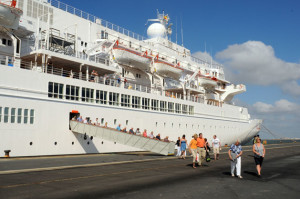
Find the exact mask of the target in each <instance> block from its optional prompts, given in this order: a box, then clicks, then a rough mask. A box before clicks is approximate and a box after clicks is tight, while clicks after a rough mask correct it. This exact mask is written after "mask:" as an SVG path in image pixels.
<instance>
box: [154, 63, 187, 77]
mask: <svg viewBox="0 0 300 199" xmlns="http://www.w3.org/2000/svg"><path fill="white" fill-rule="evenodd" d="M154 68H155V72H156V73H157V74H158V75H160V76H163V77H171V78H173V79H179V78H180V77H181V75H182V73H183V69H182V68H181V67H180V65H179V63H178V64H177V65H174V64H171V63H168V62H166V61H163V60H160V59H156V60H154Z"/></svg>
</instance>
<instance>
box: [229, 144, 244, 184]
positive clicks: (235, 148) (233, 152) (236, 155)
mask: <svg viewBox="0 0 300 199" xmlns="http://www.w3.org/2000/svg"><path fill="white" fill-rule="evenodd" d="M242 154H243V150H242V145H241V144H240V142H239V140H237V141H236V142H235V144H232V145H231V146H230V149H229V151H228V155H229V158H230V160H231V176H232V177H234V176H235V175H234V170H235V169H236V175H237V177H238V178H243V177H242V176H241V161H242V158H241V156H242Z"/></svg>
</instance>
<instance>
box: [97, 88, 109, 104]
mask: <svg viewBox="0 0 300 199" xmlns="http://www.w3.org/2000/svg"><path fill="white" fill-rule="evenodd" d="M106 99H107V91H101V90H97V91H96V103H98V104H106Z"/></svg>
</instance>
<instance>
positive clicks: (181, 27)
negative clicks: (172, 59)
mask: <svg viewBox="0 0 300 199" xmlns="http://www.w3.org/2000/svg"><path fill="white" fill-rule="evenodd" d="M180 21H181V45H182V46H183V28H182V16H181V15H180Z"/></svg>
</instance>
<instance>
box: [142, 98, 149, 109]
mask: <svg viewBox="0 0 300 199" xmlns="http://www.w3.org/2000/svg"><path fill="white" fill-rule="evenodd" d="M149 105H150V99H149V98H144V97H143V98H142V109H149Z"/></svg>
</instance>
